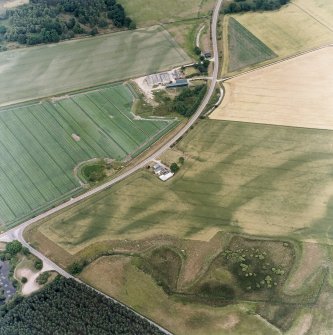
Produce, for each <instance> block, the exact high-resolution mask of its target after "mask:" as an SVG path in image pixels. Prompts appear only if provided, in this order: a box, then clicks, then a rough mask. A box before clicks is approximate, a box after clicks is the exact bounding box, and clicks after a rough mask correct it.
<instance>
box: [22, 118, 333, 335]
mask: <svg viewBox="0 0 333 335" xmlns="http://www.w3.org/2000/svg"><path fill="white" fill-rule="evenodd" d="M331 137H332V132H331V131H327V130H316V129H305V128H292V127H283V126H271V125H259V124H251V123H239V122H228V121H214V120H202V121H201V122H200V123H199V124H198V125H196V126H195V128H194V129H193V130H192V132H190V133H189V134H188V135H187V136H186V137H185V138H184V139H183V140H182V141H181V142H180V143H178V144H177V146H176V147H174V148H173V149H172V150H170V151H169V152H168V153H167V154H166V155H164V156H163V157H162V160H164V161H165V162H166V163H170V162H172V161H175V160H177V159H178V158H179V157H184V158H185V161H184V163H183V165H182V166H181V169H180V171H178V172H177V174H176V176H175V177H174V178H173V179H172V180H171V181H169V182H167V183H166V184H164V183H162V182H161V181H159V180H158V178H156V177H155V176H153V175H152V174H151V172H148V171H140V172H138V173H137V174H135V175H133V176H132V177H130V178H128V179H127V180H126V181H123V182H121V183H120V184H118V185H116V186H115V187H113V188H112V189H110V190H108V191H106V192H103V193H101V194H99V195H97V196H95V197H93V198H91V199H88V200H87V201H85V202H83V203H82V204H79V205H76V206H74V207H72V208H69V209H67V210H65V211H64V212H62V213H61V214H59V215H55V216H53V217H52V218H51V219H49V220H45V221H44V222H41V223H39V224H37V225H35V226H34V227H31V228H30V229H29V230H28V231H27V232H26V236H27V238H28V240H29V241H30V242H31V243H32V244H33V245H34V246H35V247H37V248H38V249H39V250H41V251H42V252H45V253H46V254H47V255H48V256H49V257H51V258H52V259H54V260H55V261H56V262H58V263H59V264H60V265H61V266H63V267H68V268H69V269H71V270H74V271H77V272H80V271H82V270H83V271H82V272H81V274H80V276H81V278H82V279H83V280H85V281H87V282H88V283H90V284H91V285H93V286H96V287H98V288H99V289H101V290H102V291H104V292H106V293H108V294H111V295H113V296H115V297H117V298H118V299H120V300H121V301H123V302H125V303H127V304H129V305H130V306H132V307H133V308H135V309H137V310H139V311H140V312H141V313H143V314H146V315H148V316H150V317H152V318H153V319H154V320H156V321H158V322H160V323H161V324H162V325H164V326H166V327H169V328H170V329H171V330H172V331H174V332H175V333H176V334H202V331H203V328H204V329H205V330H206V331H207V329H209V333H210V334H219V333H221V332H222V331H224V332H225V333H226V334H244V329H245V327H249V326H250V325H251V327H253V329H252V328H251V330H252V331H253V333H255V334H275V333H276V334H279V333H280V332H282V331H287V330H289V329H296V330H295V331H297V329H298V328H297V327H299V324H301V323H302V320H303V321H304V320H307V323H306V324H307V325H308V330H309V331H310V330H311V331H310V332H309V334H317V333H316V332H315V329H316V328H314V327H315V325H317V323H318V320H319V319H320V317H321V316H325V315H327V313H328V309H327V308H326V307H325V306H326V304H327V305H328V306H332V303H333V301H332V299H331V298H330V297H331V295H329V292H330V290H332V287H331V286H330V285H331V284H330V283H331V281H332V280H331V275H332V274H331V273H330V272H329V271H328V269H327V266H326V265H325V264H327V262H329V259H330V254H331V252H332V251H331V246H330V244H331V241H332V235H331V230H330V227H331V224H330V222H331V216H330V213H329V208H330V207H331V205H330V203H331V199H332V192H331V186H330V185H332V182H333V180H332V174H331V168H330V167H331V164H330V162H332V160H333V155H332V152H331V149H330V146H329V145H328V144H327V143H328V142H329V139H330V138H331ZM138 194H140V196H138ZM221 231H222V232H223V233H222V234H221V233H219V232H221ZM247 234H250V235H251V236H252V237H249V235H247ZM263 235H265V236H266V237H263ZM310 242H311V243H310ZM309 255H311V257H312V258H309ZM73 264H74V265H75V266H74V267H73ZM110 282H112V283H113V284H112V285H109V284H108V283H110ZM161 301H163V303H162V304H161ZM147 302H149V303H147ZM230 302H233V304H232V305H230ZM311 308H312V309H313V310H314V311H315V312H314V313H313V314H311V313H310V316H311V318H310V317H309V315H308V313H309V310H310V309H311ZM184 315H186V317H185V316H184ZM245 315H247V316H245ZM329 319H330V318H327V321H326V322H325V323H323V324H322V325H321V326H320V327H321V328H320V329H327V328H328V327H330V322H329ZM170 320H172V324H170ZM204 320H206V321H207V322H204ZM221 320H222V321H221ZM208 321H209V322H208ZM267 321H268V322H269V323H267ZM317 326H318V325H317ZM296 333H297V332H296ZM296 333H295V334H296Z"/></svg>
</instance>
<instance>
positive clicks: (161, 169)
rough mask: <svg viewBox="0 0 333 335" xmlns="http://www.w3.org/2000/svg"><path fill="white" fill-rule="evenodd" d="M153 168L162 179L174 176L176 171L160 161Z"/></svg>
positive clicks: (165, 179)
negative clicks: (172, 170)
mask: <svg viewBox="0 0 333 335" xmlns="http://www.w3.org/2000/svg"><path fill="white" fill-rule="evenodd" d="M153 170H154V173H155V175H156V176H158V177H159V179H161V180H162V181H167V180H169V179H170V178H171V177H173V176H174V173H172V172H171V171H170V169H169V168H168V167H167V166H165V165H164V164H162V163H160V162H158V163H156V164H155V165H154V166H153Z"/></svg>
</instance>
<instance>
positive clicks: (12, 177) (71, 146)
mask: <svg viewBox="0 0 333 335" xmlns="http://www.w3.org/2000/svg"><path fill="white" fill-rule="evenodd" d="M133 101H134V96H133V95H132V93H131V90H130V89H129V88H128V87H127V86H125V85H120V84H118V85H115V86H107V87H105V88H101V89H99V90H95V91H90V92H87V93H81V94H76V95H73V96H70V97H66V98H63V99H58V100H55V101H53V102H43V103H39V104H32V105H25V106H23V107H17V108H10V109H7V110H3V111H1V112H0V157H1V160H0V179H1V182H0V183H1V189H0V213H1V215H0V219H1V222H2V223H3V224H4V226H5V227H10V226H12V225H14V224H16V223H18V222H20V221H21V220H22V219H24V218H26V217H29V216H31V215H32V214H36V213H38V212H41V211H42V210H45V209H46V208H47V207H50V206H51V205H52V204H53V203H54V202H57V201H60V200H61V199H64V198H68V197H70V196H71V195H73V194H75V193H78V192H81V187H80V183H79V181H78V180H77V178H76V177H75V176H74V173H73V169H74V167H75V166H76V165H77V164H79V163H80V162H83V161H86V160H89V159H91V158H95V157H96V158H112V159H115V160H118V161H120V160H128V159H130V158H132V157H136V156H137V155H138V154H140V153H141V152H143V151H144V150H145V149H147V148H148V147H149V146H150V145H151V144H152V143H154V142H155V141H156V140H157V139H158V138H160V137H161V136H163V135H164V134H166V133H167V132H168V131H169V130H170V129H172V128H173V127H174V126H175V125H177V124H178V121H176V120H175V119H159V120H156V119H154V120H152V119H151V120H149V119H140V118H139V119H138V118H137V117H135V115H134V114H132V113H131V107H132V103H133ZM77 136H79V138H78V137H77Z"/></svg>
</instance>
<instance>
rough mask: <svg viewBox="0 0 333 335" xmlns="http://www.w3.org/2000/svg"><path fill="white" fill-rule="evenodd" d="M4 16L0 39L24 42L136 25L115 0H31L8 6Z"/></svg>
mask: <svg viewBox="0 0 333 335" xmlns="http://www.w3.org/2000/svg"><path fill="white" fill-rule="evenodd" d="M4 19H5V20H6V24H1V19H0V40H4V41H8V42H18V43H20V44H27V45H34V44H40V43H54V42H59V41H60V40H65V39H71V38H73V37H75V36H76V35H80V34H90V35H96V34H98V32H99V29H107V28H110V27H116V28H124V27H125V28H128V29H135V28H136V25H135V22H134V21H132V20H131V19H130V18H129V17H127V16H126V12H125V9H124V8H123V6H122V5H121V4H118V3H117V2H116V0H31V1H30V3H29V4H26V5H22V6H19V7H17V8H13V9H8V10H7V11H6V15H5V17H3V18H2V20H4Z"/></svg>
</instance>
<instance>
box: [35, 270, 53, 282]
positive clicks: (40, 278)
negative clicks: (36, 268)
mask: <svg viewBox="0 0 333 335" xmlns="http://www.w3.org/2000/svg"><path fill="white" fill-rule="evenodd" d="M49 278H50V273H49V272H43V273H41V274H40V275H39V276H38V277H37V278H36V282H37V284H39V285H44V284H46V283H47V281H48V280H49Z"/></svg>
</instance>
